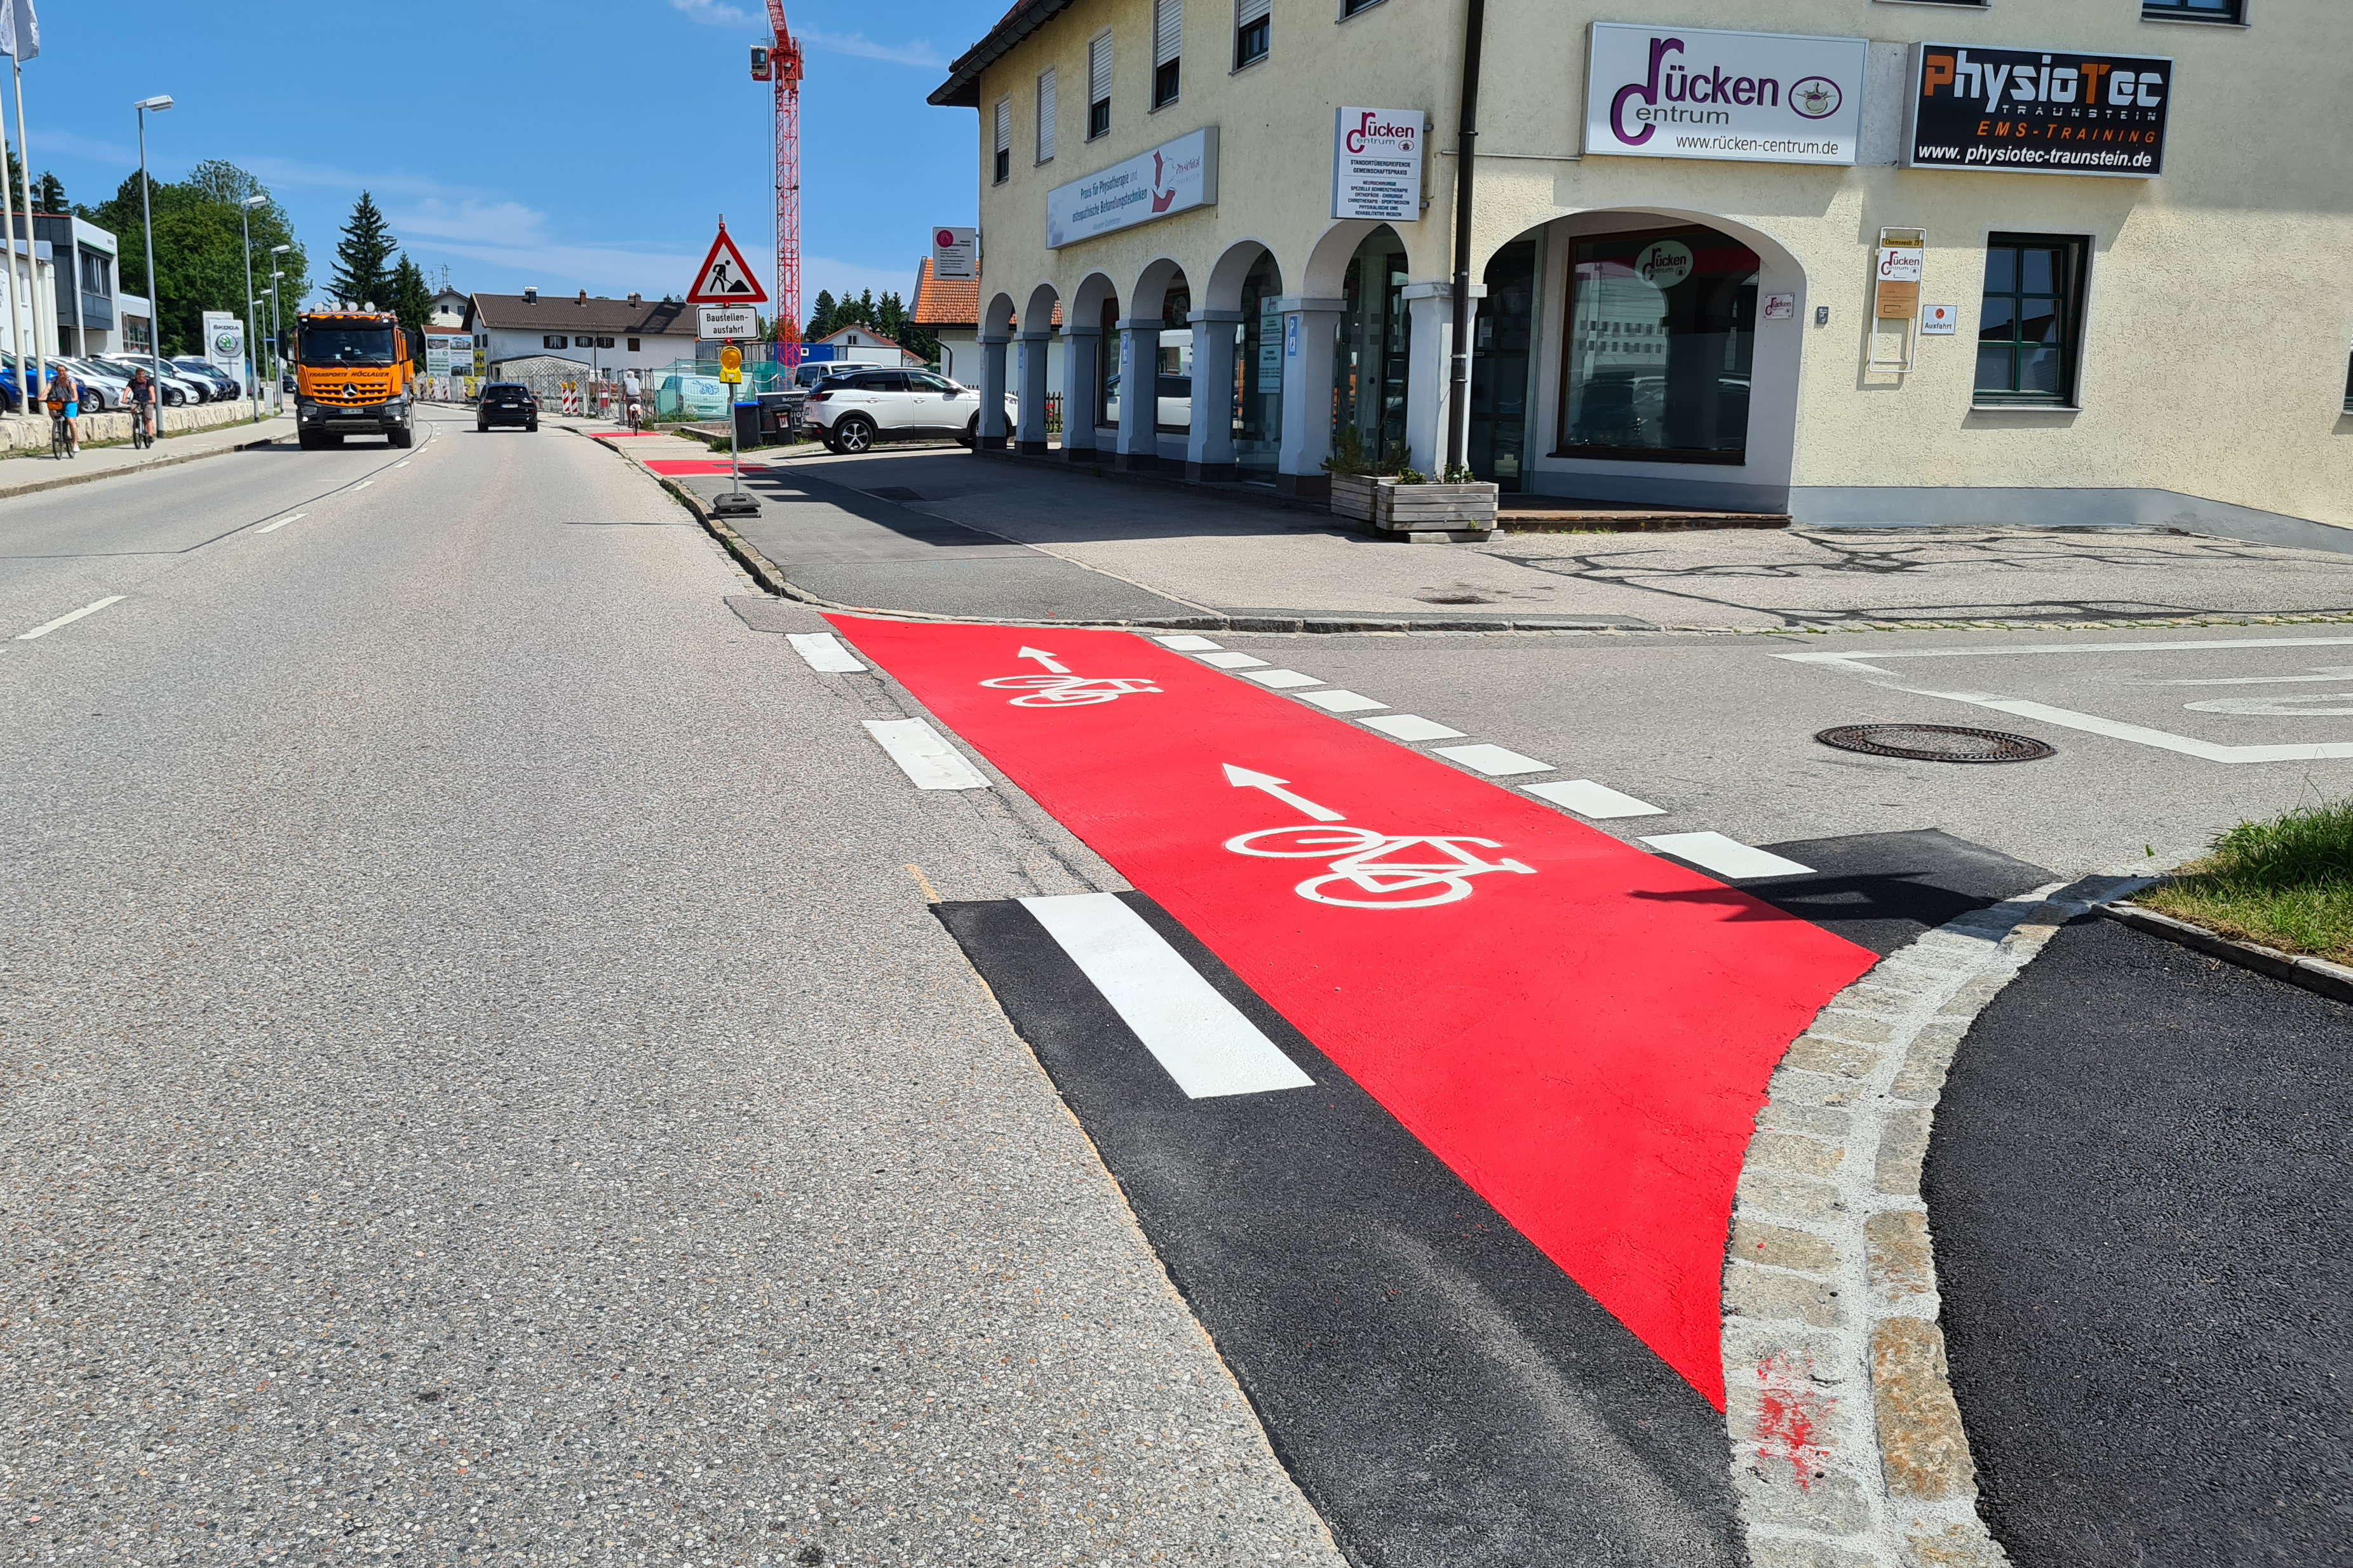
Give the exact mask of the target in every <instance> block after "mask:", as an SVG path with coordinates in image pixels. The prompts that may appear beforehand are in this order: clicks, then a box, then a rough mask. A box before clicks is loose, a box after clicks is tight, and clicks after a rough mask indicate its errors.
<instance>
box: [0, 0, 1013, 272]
mask: <svg viewBox="0 0 2353 1568" xmlns="http://www.w3.org/2000/svg"><path fill="white" fill-rule="evenodd" d="M1007 3H1008V0H855V3H845V0H786V16H787V18H788V20H789V22H790V24H791V26H792V27H793V30H794V32H795V33H796V34H797V36H798V37H800V38H801V39H802V42H803V47H804V48H805V49H806V51H807V59H808V66H807V71H808V76H807V82H806V83H805V84H804V86H803V88H802V91H801V143H802V146H801V165H802V175H801V178H802V192H801V253H802V268H803V284H802V288H803V292H804V296H805V299H806V300H814V299H815V298H816V297H817V292H818V289H832V290H834V291H835V292H836V293H840V292H842V291H843V290H844V289H847V290H849V291H850V292H852V293H855V292H856V291H858V290H859V289H866V288H871V289H874V290H875V291H876V292H877V293H880V292H881V291H882V290H884V289H897V290H898V291H899V292H900V293H901V294H902V295H903V294H905V293H907V292H908V291H909V290H910V289H911V288H912V286H913V279H914V270H915V262H916V259H917V258H918V257H919V256H920V255H921V254H922V253H923V250H924V248H925V247H926V245H927V244H928V241H929V231H930V229H931V227H932V226H934V225H935V224H943V223H959V224H961V223H970V222H972V221H974V213H975V211H976V202H977V190H976V184H975V181H976V153H975V147H976V142H975V137H976V133H977V132H976V121H975V119H974V115H973V111H972V110H968V109H934V108H932V107H931V106H930V105H929V104H927V103H925V102H924V101H923V96H924V94H926V93H928V92H929V91H931V89H933V88H934V87H937V86H938V85H939V83H940V81H941V80H942V79H943V78H944V76H945V74H946V65H947V62H948V61H950V60H952V59H954V58H955V57H956V56H957V55H958V54H960V53H962V52H963V51H964V50H965V48H967V47H970V46H971V45H972V44H973V43H975V42H976V41H977V40H978V39H979V38H980V37H981V35H982V34H983V33H984V32H986V31H987V28H988V26H989V25H990V24H991V23H993V22H994V21H996V19H997V17H998V16H1001V15H1003V14H1004V11H1005V8H1006V5H1007ZM36 5H37V10H38V11H39V14H40V20H41V45H42V49H41V55H40V58H37V59H36V60H34V61H33V62H32V63H31V64H30V65H28V66H26V68H25V87H26V131H27V140H28V141H29V142H30V143H31V148H32V157H31V165H32V169H33V173H34V174H36V175H38V174H40V173H41V171H43V170H44V169H53V170H55V171H56V173H57V175H58V179H60V180H62V181H63V182H64V183H65V186H66V192H67V195H68V196H69V198H70V199H72V200H74V201H78V202H98V201H101V200H103V199H105V197H106V196H107V195H110V194H111V193H112V191H113V190H114V187H115V186H116V184H119V183H120V182H121V179H122V178H123V176H124V175H125V174H130V173H132V171H134V170H135V169H136V168H137V167H138V127H137V123H136V119H135V117H134V116H133V114H132V110H131V105H132V101H133V100H136V99H140V98H144V97H146V96H148V95H150V94H153V93H169V94H171V95H172V97H173V98H174V100H176V104H177V106H176V107H175V108H174V109H173V110H170V111H169V112H167V113H164V114H160V115H152V116H150V117H149V121H148V137H147V148H148V158H149V162H150V167H151V168H152V169H153V172H154V174H155V175H156V177H157V178H159V179H169V178H174V177H176V176H177V175H179V174H183V173H185V171H186V170H187V169H188V167H189V166H190V165H192V164H194V163H198V162H200V161H202V160H204V159H206V158H227V159H228V160H229V161H231V162H232V163H237V164H239V165H241V166H243V167H244V168H247V169H249V170H251V171H252V172H253V173H254V174H258V175H259V176H260V177H261V178H262V179H263V180H264V181H265V182H266V183H267V184H269V186H270V188H271V190H272V192H273V193H274V194H275V195H277V196H278V198H279V199H280V201H281V202H283V203H284V204H285V205H286V206H287V209H288V210H289V211H290V213H291V214H292V216H293V218H294V226H295V232H296V234H297V235H298V236H299V237H300V238H301V241H302V243H303V246H304V247H305V249H306V250H308V252H309V253H310V256H311V277H312V278H313V279H320V280H323V279H324V278H325V277H326V276H327V273H328V270H329V268H330V266H331V265H332V256H333V250H334V244H335V240H336V238H337V230H338V229H340V227H341V226H342V225H343V219H344V218H345V216H348V215H349V213H350V211H351V205H352V203H353V200H354V199H356V197H357V196H358V195H359V193H360V191H361V190H362V188H366V189H368V190H370V191H373V192H374V193H375V200H376V205H379V206H380V207H382V208H383V209H384V210H385V214H386V215H387V216H389V217H390V219H391V221H392V229H393V232H394V233H395V234H396V235H397V236H399V237H400V238H401V240H402V241H403V243H404V244H405V246H406V248H407V250H408V252H409V254H410V255H411V256H413V257H415V258H416V259H417V263H418V265H420V266H422V267H424V268H426V270H427V275H428V276H430V277H433V278H434V279H436V280H437V281H438V278H439V268H441V267H443V266H445V265H446V266H447V267H448V268H449V279H450V282H451V283H452V284H454V285H455V286H456V287H458V288H459V289H484V290H489V291H493V292H509V293H512V292H514V291H516V290H519V289H522V287H523V286H524V285H525V284H537V285H538V286H539V287H541V288H542V289H547V290H548V291H550V292H551V293H558V292H560V293H570V292H571V291H573V290H574V289H581V288H586V289H587V290H588V291H589V292H590V293H591V294H612V295H619V294H625V293H627V292H628V291H629V290H630V289H638V290H641V291H642V292H644V293H647V294H649V295H659V294H664V293H670V292H683V291H684V290H685V289H686V288H687V286H688V284H689V283H690V281H691V276H690V275H691V273H692V271H693V269H694V266H695V263H696V262H698V261H700V260H701V259H702V253H703V251H704V250H705V248H706V247H708V246H709V245H710V243H711V236H712V230H713V228H714V226H715V220H716V219H717V217H718V216H719V215H720V214H721V213H724V214H726V215H727V227H728V232H729V233H730V234H731V235H733V237H735V238H736V240H737V242H738V243H739V244H740V245H742V247H744V252H745V254H746V255H747V256H748V257H749V258H751V260H752V262H753V265H754V269H755V270H756V271H757V272H758V273H759V274H760V277H761V279H762V280H763V281H764V282H765V283H766V284H767V285H768V286H769V288H770V289H771V291H772V292H773V290H774V287H775V281H776V280H775V279H773V278H772V277H770V276H769V274H770V273H771V272H772V271H773V270H774V268H775V254H776V252H775V244H776V241H775V228H776V223H775V218H774V216H773V215H772V214H771V212H770V211H769V204H770V195H769V185H770V175H769V155H768V119H769V113H768V105H769V96H768V94H769V89H768V88H767V87H766V86H765V84H762V83H756V82H754V81H753V80H751V79H750V76H749V70H748V65H747V59H746V55H747V50H748V48H749V47H750V46H751V45H752V44H754V43H757V42H763V41H765V39H766V37H767V26H766V19H765V18H766V7H765V0H468V3H463V4H460V3H456V0H389V3H388V4H374V5H365V4H359V3H356V0H329V3H327V4H321V3H320V0H95V3H93V0H36ZM387 24H389V25H387ZM255 42H261V43H263V45H264V48H263V52H262V54H261V56H260V58H263V59H266V60H267V61H268V62H269V67H268V69H267V70H266V71H262V72H257V71H254V70H252V69H248V68H247V66H246V62H247V61H248V60H249V59H251V58H255V57H253V56H252V55H250V54H248V52H247V46H248V45H249V44H251V43H255ZM306 44H315V46H316V48H315V52H313V53H311V54H310V55H309V56H308V58H306V55H305V48H304V46H305V45H306ZM14 107H15V106H14V102H13V99H12V100H11V103H10V110H11V114H10V120H9V124H8V128H7V129H8V134H9V139H10V141H11V142H14V140H15V135H16V124H15V121H14V113H13V111H14ZM379 111H380V112H379ZM124 239H125V242H126V243H136V241H135V239H134V238H133V237H131V236H125V237H124ZM169 286H170V280H169V279H165V287H166V289H168V288H169Z"/></svg>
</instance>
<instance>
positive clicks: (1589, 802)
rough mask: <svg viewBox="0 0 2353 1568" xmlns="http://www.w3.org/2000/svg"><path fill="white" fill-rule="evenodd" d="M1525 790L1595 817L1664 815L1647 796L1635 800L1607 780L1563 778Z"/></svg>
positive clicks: (1662, 808)
mask: <svg viewBox="0 0 2353 1568" xmlns="http://www.w3.org/2000/svg"><path fill="white" fill-rule="evenodd" d="M1527 790H1528V793H1529V794H1530V795H1535V796H1537V797H1538V798H1540V799H1543V800H1548V801H1550V802H1552V803H1553V805H1565V806H1567V807H1568V809H1569V810H1571V811H1573V812H1575V813H1577V816H1588V817H1592V818H1594V819H1595V820H1597V821H1599V820H1600V819H1602V818H1606V817H1612V816H1666V814H1667V812H1666V808H1665V807H1664V806H1658V805H1651V803H1650V802H1649V801H1647V800H1636V799H1635V798H1634V797H1633V796H1632V795H1620V794H1619V793H1618V792H1617V791H1616V790H1614V789H1611V788H1610V787H1609V785H1608V784H1595V783H1594V782H1593V781H1592V780H1591V779H1565V780H1559V781H1556V782H1552V783H1547V784H1530V785H1528V786H1527Z"/></svg>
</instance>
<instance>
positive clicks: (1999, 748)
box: [1814, 724, 2058, 763]
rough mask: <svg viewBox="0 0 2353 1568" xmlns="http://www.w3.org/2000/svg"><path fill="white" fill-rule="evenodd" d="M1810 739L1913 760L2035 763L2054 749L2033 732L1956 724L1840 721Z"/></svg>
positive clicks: (1883, 755) (1847, 748) (1843, 748)
mask: <svg viewBox="0 0 2353 1568" xmlns="http://www.w3.org/2000/svg"><path fill="white" fill-rule="evenodd" d="M1814 739H1815V740H1817V741H1820V742H1821V743H1822V744H1823V745H1825V746H1836V747H1837V748H1838V749H1839V750H1840V751H1841V752H1867V753H1868V754H1870V755H1872V756H1874V757H1908V758H1910V759H1911V760H1912V761H1914V762H1916V763H2037V762H2041V761H2042V759H2043V758H2045V757H2050V756H2056V755H2057V754H2058V753H2057V752H2053V751H2052V749H2051V748H2050V747H2049V746H2046V745H2044V744H2043V743H2042V742H2040V741H2038V740H2036V739H2035V738H2034V737H2033V736H2031V735H2012V734H2010V733H2008V732H2007V731H2001V730H1971V729H1968V728H1966V727H1964V726H1962V725H1958V724H1841V725H1839V726H1838V727H1837V728H1836V729H1831V730H1824V731H1822V732H1821V733H1820V734H1819V735H1816V736H1815V737H1814Z"/></svg>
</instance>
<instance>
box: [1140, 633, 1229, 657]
mask: <svg viewBox="0 0 2353 1568" xmlns="http://www.w3.org/2000/svg"><path fill="white" fill-rule="evenodd" d="M1152 640H1153V641H1154V642H1156V643H1158V644H1159V645H1160V646H1161V647H1165V648H1172V649H1174V650H1175V651H1176V652H1178V653H1207V652H1208V651H1209V650H1210V649H1212V648H1221V647H1225V646H1226V645H1225V644H1223V643H1215V642H1211V641H1210V640H1209V639H1208V637H1196V636H1195V635H1194V634H1192V633H1191V632H1183V633H1180V634H1178V635H1177V636H1176V637H1154V638H1153V639H1152Z"/></svg>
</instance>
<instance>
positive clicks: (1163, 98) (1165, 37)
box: [1152, 0, 1185, 109]
mask: <svg viewBox="0 0 2353 1568" xmlns="http://www.w3.org/2000/svg"><path fill="white" fill-rule="evenodd" d="M1184 55H1185V0H1152V107H1153V108H1155V109H1160V108H1164V107H1166V105H1168V104H1171V103H1174V102H1176V89H1177V85H1178V79H1179V78H1180V77H1181V76H1182V75H1183V73H1184V66H1185V61H1184Z"/></svg>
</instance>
